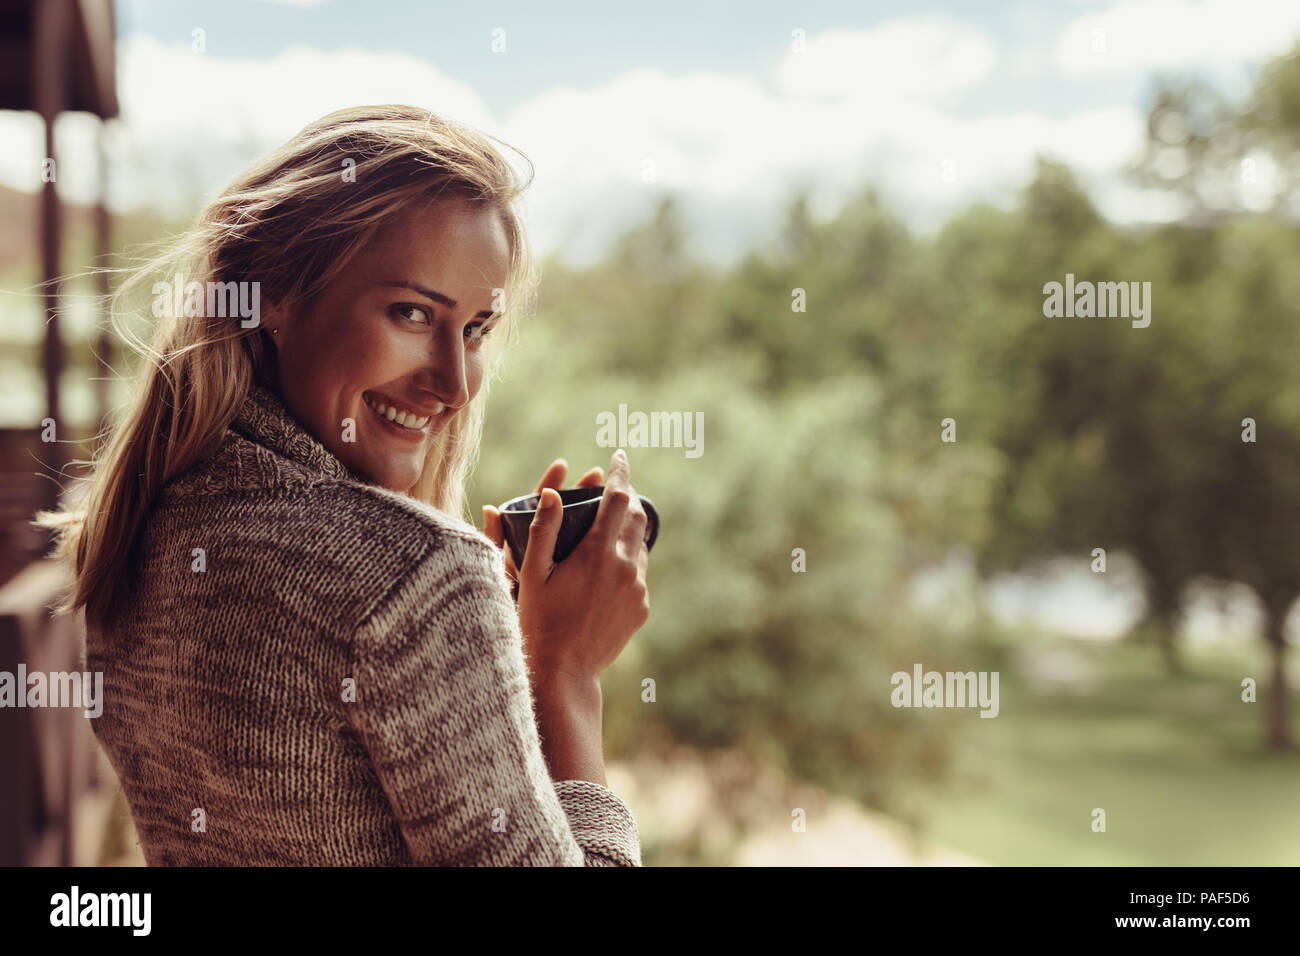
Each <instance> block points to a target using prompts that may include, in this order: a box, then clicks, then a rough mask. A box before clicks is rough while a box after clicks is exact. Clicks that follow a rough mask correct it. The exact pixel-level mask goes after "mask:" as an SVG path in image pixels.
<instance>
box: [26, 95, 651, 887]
mask: <svg viewBox="0 0 1300 956" xmlns="http://www.w3.org/2000/svg"><path fill="white" fill-rule="evenodd" d="M526 186H527V182H521V181H520V180H519V179H518V177H516V176H515V174H514V173H513V171H512V170H511V168H510V167H509V165H508V164H507V163H506V162H505V161H504V160H503V159H502V157H501V156H500V155H499V154H498V152H497V151H496V150H495V149H494V148H493V147H492V146H491V145H490V144H489V142H488V141H487V139H485V138H484V137H483V136H481V135H479V134H477V133H475V132H473V131H471V130H468V129H465V128H463V127H460V126H458V125H456V124H453V123H450V122H448V121H446V120H444V119H441V118H439V117H438V116H436V115H433V114H430V113H428V112H427V111H425V110H419V109H413V108H409V107H402V106H382V107H368V108H357V109H348V110H342V111H339V112H336V113H332V114H330V115H329V116H326V117H324V118H323V119H321V120H319V121H318V122H316V123H313V124H312V125H311V126H309V127H307V128H306V129H304V130H303V131H302V132H300V133H299V134H298V135H297V136H296V137H294V139H293V140H292V141H290V142H289V143H288V144H287V145H285V146H284V147H283V148H281V149H280V150H278V151H277V152H275V153H274V154H272V155H271V156H269V157H267V158H266V159H264V160H262V161H260V162H259V163H257V164H256V165H255V166H254V167H253V168H252V169H250V170H249V171H248V172H246V173H245V174H244V175H243V176H241V177H240V178H239V179H238V180H236V181H235V182H234V183H233V184H232V185H231V186H230V187H229V188H227V189H226V190H225V192H223V193H222V194H221V196H219V197H218V198H217V199H216V200H215V201H214V202H213V203H212V204H211V205H210V206H209V207H208V208H207V210H206V211H205V212H204V213H203V215H202V217H201V220H200V222H199V225H198V227H197V228H196V229H195V230H194V232H193V233H191V234H190V235H189V236H188V237H187V238H186V239H185V240H184V241H183V242H182V243H181V244H180V245H179V246H178V247H177V249H176V250H175V253H174V254H173V255H171V256H169V257H167V258H166V259H164V260H162V261H160V262H158V263H155V265H157V266H158V269H156V270H155V269H153V268H146V269H143V270H141V271H140V272H139V273H137V274H136V275H135V276H134V278H133V281H132V282H129V283H128V284H127V285H126V287H124V288H123V289H122V290H121V291H120V292H119V293H118V297H119V301H118V303H116V305H117V306H118V308H115V312H118V311H121V309H120V306H121V303H122V302H124V301H125V300H126V297H127V296H129V295H130V294H131V289H132V287H138V286H141V284H142V283H147V282H149V280H150V277H152V276H153V275H154V274H161V275H163V276H165V277H166V279H167V280H168V281H167V282H161V283H157V284H154V285H153V286H152V287H151V292H152V293H153V295H154V297H155V304H154V308H153V311H154V314H155V315H158V316H160V317H161V318H160V321H159V323H158V327H157V329H156V332H155V337H154V341H153V345H152V347H151V348H148V349H145V350H144V358H143V361H142V362H141V366H140V370H139V373H138V379H137V387H136V390H135V396H134V399H133V401H132V403H131V405H130V406H129V410H128V411H127V413H126V415H125V416H124V417H123V418H122V419H121V421H120V422H119V424H118V425H117V426H116V427H115V428H114V430H113V431H112V434H111V436H110V438H109V441H108V442H107V443H106V444H105V446H104V450H103V451H102V452H101V453H100V455H99V456H98V458H97V459H96V461H95V468H94V470H93V472H92V475H91V477H90V479H89V480H88V482H87V485H86V487H85V489H84V499H83V501H82V505H83V506H82V507H80V508H78V509H77V510H76V511H74V512H68V513H58V514H46V515H43V516H42V520H43V522H44V523H45V524H47V525H49V526H53V527H58V528H59V529H60V531H61V539H60V553H62V554H64V555H66V556H68V557H69V558H71V560H72V562H73V565H74V567H75V590H74V592H73V594H72V595H71V597H70V598H69V600H68V602H67V604H66V605H65V607H64V609H65V610H75V609H77V608H84V610H85V614H86V622H87V664H88V667H89V668H90V669H91V670H93V671H102V672H103V674H104V687H105V692H104V695H105V698H106V700H105V705H104V712H103V716H101V717H100V718H99V719H98V720H97V721H96V722H95V724H94V729H95V733H96V736H97V738H98V739H99V741H100V742H101V744H102V745H103V746H104V748H105V749H106V750H107V752H108V755H109V757H110V759H111V761H112V763H113V766H114V768H115V769H116V771H117V773H118V776H119V778H120V779H121V782H122V785H123V789H124V791H125V794H126V796H127V799H128V801H129V803H130V806H131V811H132V815H133V817H134V820H135V824H136V829H137V832H138V834H139V837H140V842H141V846H142V847H143V849H144V853H145V857H146V859H147V861H148V862H149V863H150V864H151V865H157V864H181V865H195V864H199V865H208V864H215V865H257V864H267V865H276V864H280V865H283V864H310V865H339V864H347V865H385V864H412V863H414V864H453V865H454V864H501V865H518V864H573V865H584V864H585V865H588V866H596V865H599V866H609V865H616V866H639V865H640V844H639V838H638V834H637V828H636V821H635V819H634V818H633V816H632V814H631V812H630V811H629V810H628V808H627V806H626V805H625V804H624V803H623V802H622V801H621V800H620V799H619V798H618V797H617V796H616V795H615V794H614V793H613V792H612V791H611V790H609V789H608V788H607V787H606V786H605V776H604V766H603V762H602V757H601V746H600V732H601V691H600V682H599V676H600V673H601V672H602V671H603V670H604V669H605V668H606V667H608V666H609V664H610V663H612V662H613V661H614V659H615V658H616V657H617V656H618V654H619V653H620V652H621V651H622V649H623V647H624V646H625V645H626V644H627V642H628V640H629V639H630V637H631V635H632V634H633V633H634V632H635V631H636V630H637V629H638V628H639V627H640V626H641V625H642V624H643V623H644V622H645V620H646V616H647V614H648V613H649V604H648V598H647V592H646V585H645V574H646V563H647V551H646V547H645V543H644V540H643V539H644V534H645V522H646V516H645V513H644V511H643V510H642V508H641V505H640V503H639V500H638V499H637V497H636V494H635V492H634V490H633V489H632V487H631V485H630V484H629V472H628V464H627V459H626V456H625V455H624V454H623V453H622V450H621V449H620V450H619V451H618V452H616V453H615V455H614V458H613V459H612V461H611V463H610V471H609V477H608V481H607V482H606V490H605V493H604V497H603V498H602V500H601V504H600V508H599V511H598V514H597V518H596V522H595V524H594V525H593V527H592V529H591V531H590V532H589V533H588V534H587V536H586V537H585V538H584V539H583V541H582V543H581V545H580V546H579V548H578V549H577V550H576V551H574V553H573V554H572V555H571V556H570V557H569V558H567V559H566V560H565V561H564V562H562V563H561V564H559V565H554V564H552V562H551V561H550V560H549V559H550V556H551V554H552V552H553V549H554V542H555V538H556V532H557V531H558V528H559V524H560V508H559V504H560V498H559V495H558V494H557V492H556V491H554V490H543V489H558V488H559V487H560V485H561V483H562V482H563V480H564V477H565V471H566V466H565V464H564V462H563V461H557V462H556V463H555V464H554V465H552V467H551V468H550V469H548V470H547V472H546V474H544V475H543V477H542V480H541V483H540V484H539V490H541V491H542V496H543V497H542V506H541V508H540V510H539V511H538V514H537V517H536V519H535V520H534V522H533V524H532V527H531V531H530V539H529V541H530V546H529V548H528V550H527V557H526V559H525V561H524V566H523V567H522V568H519V569H517V570H516V569H515V568H514V564H513V561H512V559H511V558H510V556H509V555H507V554H505V553H504V552H503V549H502V540H501V530H500V516H499V515H497V514H496V513H495V511H494V510H493V509H491V508H486V509H484V517H485V526H486V531H487V534H484V533H480V532H479V531H478V530H476V529H475V527H474V526H473V525H472V524H470V523H469V522H468V521H466V520H465V519H464V518H463V517H461V512H462V511H463V508H464V499H463V494H464V489H463V484H464V481H465V478H466V475H467V473H468V471H469V469H470V468H471V466H472V463H473V461H474V458H475V455H476V453H477V449H478V443H479V436H480V433H481V430H482V424H483V420H484V418H483V416H484V403H485V401H486V399H487V393H488V388H487V382H488V381H490V379H491V377H492V373H493V372H494V370H495V369H496V367H497V363H498V362H499V360H500V358H501V354H502V351H503V348H504V344H505V342H506V341H507V340H508V339H509V336H510V334H511V333H512V332H513V331H514V329H515V327H516V323H517V321H518V317H519V316H520V314H522V313H524V312H525V311H526V310H527V307H528V306H529V305H530V304H531V303H532V302H533V301H534V298H535V282H534V275H533V268H532V262H531V257H530V254H529V252H528V248H527V243H526V239H525V236H524V232H523V229H522V225H521V222H520V220H519V218H518V216H517V214H516V212H515V211H514V204H515V201H516V199H517V197H518V195H519V193H520V192H521V191H522V190H523V189H524V188H526ZM174 278H175V281H176V282H177V283H178V284H177V285H176V286H175V287H173V286H172V285H171V284H170V283H171V281H172V280H173V279H174ZM195 281H196V282H197V283H199V284H198V285H192V284H191V283H192V282H195ZM228 283H235V284H237V285H228ZM182 287H183V290H184V295H183V296H182V293H181V289H182ZM214 289H215V292H214ZM236 292H237V293H238V296H236V295H235V294H234V293H236ZM227 294H229V295H231V297H230V298H229V299H226V298H224V297H225V296H226V295H227ZM214 301H215V303H216V308H213V303H214ZM236 301H238V302H239V303H240V304H241V308H239V309H236V308H235V307H234V303H235V302H236ZM176 303H183V307H182V308H181V309H179V310H178V309H176V308H175V305H176ZM227 305H229V307H227ZM242 306H252V308H251V309H250V308H243V307H242ZM604 480H605V478H604V474H603V473H602V471H601V469H599V468H595V469H592V470H591V471H590V472H588V473H587V474H586V475H584V476H583V478H582V479H581V480H580V482H579V484H585V485H599V484H601V483H602V481H604ZM512 579H513V580H512ZM512 584H513V586H514V587H515V588H517V606H516V603H515V601H513V600H512V595H511V588H512ZM539 732H540V738H539ZM548 771H549V773H548Z"/></svg>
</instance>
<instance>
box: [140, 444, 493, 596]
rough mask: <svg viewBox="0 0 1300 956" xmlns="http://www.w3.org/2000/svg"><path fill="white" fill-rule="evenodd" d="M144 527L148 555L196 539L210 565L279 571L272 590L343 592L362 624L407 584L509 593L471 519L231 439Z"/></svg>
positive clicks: (172, 490) (176, 484) (165, 498)
mask: <svg viewBox="0 0 1300 956" xmlns="http://www.w3.org/2000/svg"><path fill="white" fill-rule="evenodd" d="M150 525H151V531H152V534H151V535H150V539H151V541H152V542H153V547H155V548H160V549H162V550H170V549H171V548H172V547H173V546H174V545H176V543H177V542H181V543H183V542H187V541H204V542H206V543H207V544H208V545H209V549H208V550H209V554H210V558H209V563H211V561H212V560H213V559H217V560H222V559H223V557H224V559H225V560H228V561H236V562H237V563H238V564H239V565H240V566H241V567H243V568H249V569H261V571H260V573H262V574H264V573H265V569H266V568H267V567H268V566H270V567H275V568H278V569H282V573H283V574H285V575H286V576H287V577H286V579H282V581H281V582H280V583H279V584H277V585H276V587H277V588H280V589H284V588H287V587H288V581H292V582H294V586H295V589H298V588H299V587H300V588H302V589H304V590H306V591H309V592H312V594H313V595H315V598H314V599H318V600H324V599H326V597H327V596H328V595H343V594H346V595H348V596H349V598H348V603H349V604H350V606H351V607H352V608H353V609H356V610H358V611H359V612H360V614H361V616H362V617H364V616H366V607H367V605H369V604H371V603H372V602H377V601H382V600H383V596H384V595H386V594H389V593H391V592H392V591H393V590H394V589H395V588H401V587H403V586H404V582H406V583H407V584H409V582H411V581H413V580H419V581H423V582H426V583H428V584H430V585H432V584H433V583H434V582H437V581H440V580H441V581H446V580H448V579H450V578H452V577H455V578H462V577H466V576H472V577H475V578H478V579H480V580H481V581H482V582H483V583H485V584H487V585H489V586H497V585H499V586H501V587H503V588H505V589H506V592H507V595H508V591H509V585H508V582H507V581H506V578H505V566H504V561H503V558H502V554H501V551H500V549H499V548H498V547H497V546H496V545H495V544H494V543H493V542H492V541H491V539H489V538H488V537H487V536H486V535H485V534H483V533H482V532H481V531H480V530H479V529H477V528H475V527H474V526H473V525H472V524H470V523H469V522H467V521H465V520H463V519H462V518H460V517H458V516H456V515H453V514H450V513H448V512H446V511H443V510H441V509H439V508H436V507H434V506H432V505H429V504H425V503H423V502H420V501H417V500H415V499H413V498H411V497H409V496H407V495H402V494H398V493H397V492H393V491H389V490H387V489H384V488H380V487H377V486H374V485H369V484H366V483H364V482H360V481H357V480H353V479H351V478H345V477H339V476H337V475H333V474H326V473H321V472H320V471H318V470H315V469H311V468H308V467H304V466H303V465H301V464H299V463H298V462H295V461H293V460H291V459H287V458H284V457H283V456H280V455H277V454H276V453H275V452H273V451H271V450H269V449H267V448H264V447H262V446H261V445H258V444H257V443H255V442H250V441H247V440H246V439H243V438H242V437H241V436H239V435H238V434H237V433H234V432H230V433H228V434H227V438H226V440H225V441H223V442H222V445H221V447H220V448H219V449H218V450H217V452H216V454H215V455H213V456H211V458H209V459H207V460H205V461H204V462H202V463H201V464H200V465H198V466H197V467H195V468H193V469H191V470H190V471H188V472H186V473H185V474H184V475H182V476H180V477H179V478H177V479H175V480H174V481H172V482H170V483H169V484H168V486H167V487H166V489H165V490H164V492H163V495H162V497H161V499H160V500H159V502H158V504H157V506H156V507H155V509H154V512H153V514H152V515H151V519H150ZM182 557H183V556H182ZM174 560H178V558H171V559H169V563H173V562H174ZM340 610H342V609H340ZM342 616H343V617H345V618H347V617H351V616H352V615H351V614H347V613H344V614H343V615H342Z"/></svg>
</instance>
